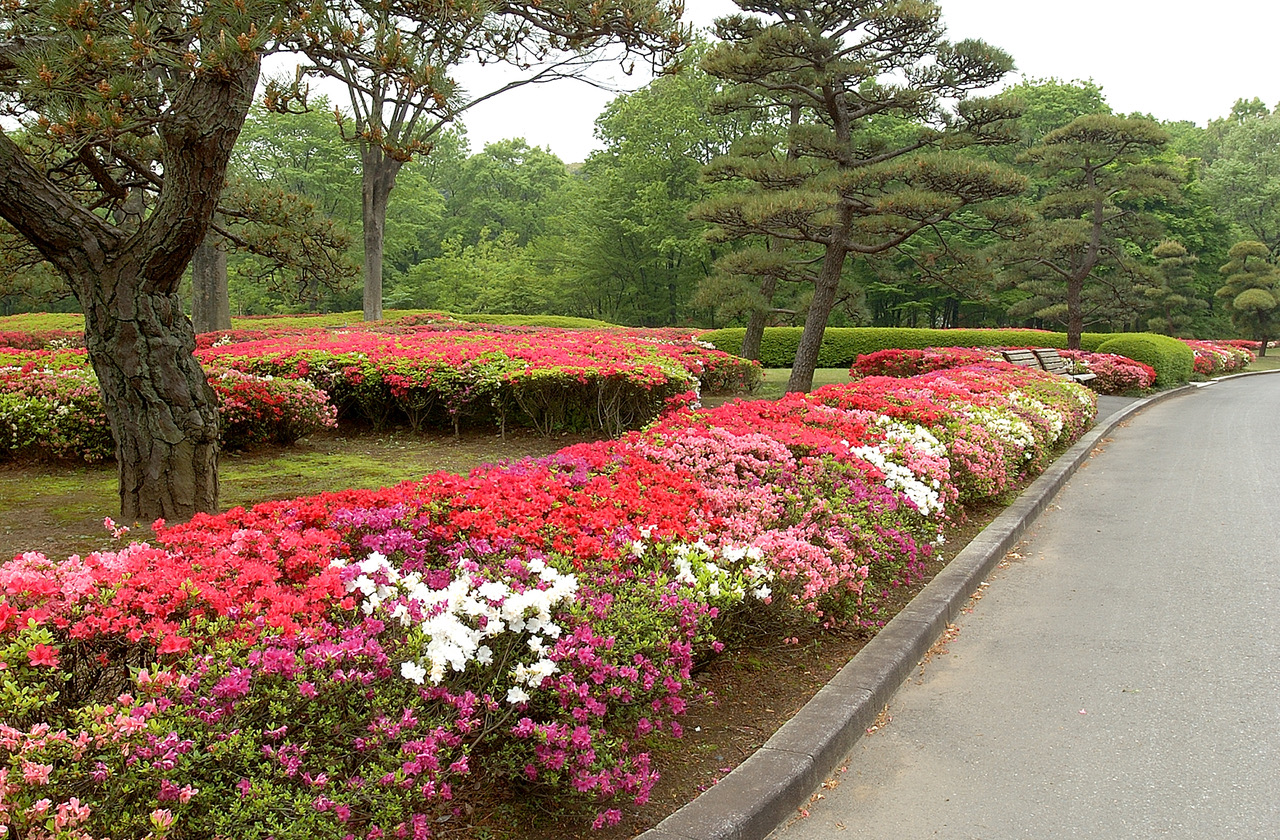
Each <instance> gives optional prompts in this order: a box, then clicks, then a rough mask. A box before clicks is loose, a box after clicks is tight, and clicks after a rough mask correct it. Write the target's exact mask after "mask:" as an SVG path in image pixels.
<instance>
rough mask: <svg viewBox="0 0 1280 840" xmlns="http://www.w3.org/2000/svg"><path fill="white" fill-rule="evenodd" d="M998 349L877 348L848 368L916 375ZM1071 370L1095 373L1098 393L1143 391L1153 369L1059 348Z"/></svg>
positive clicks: (1094, 386)
mask: <svg viewBox="0 0 1280 840" xmlns="http://www.w3.org/2000/svg"><path fill="white" fill-rule="evenodd" d="M998 352H999V351H998V349H986V348H969V347H930V348H926V349H924V350H880V351H878V352H876V353H868V354H867V355H865V356H859V357H858V358H857V360H855V361H854V364H853V368H852V369H851V370H850V371H849V372H850V374H852V375H854V376H897V377H904V376H916V375H918V374H922V373H927V372H929V371H934V370H947V369H950V368H957V367H963V366H965V365H972V364H976V363H980V362H982V361H984V360H985V361H991V360H993V359H995V358H998V356H996V355H995V354H997V353H998ZM1058 352H1059V354H1061V356H1062V357H1063V358H1064V359H1066V360H1067V361H1068V363H1070V369H1071V371H1072V372H1073V373H1084V372H1086V371H1088V372H1092V373H1093V374H1095V378H1094V379H1093V380H1091V381H1090V382H1089V387H1090V388H1092V389H1093V390H1094V391H1096V392H1098V393H1099V394H1120V393H1126V392H1129V391H1135V390H1143V389H1146V388H1150V387H1152V386H1153V385H1154V384H1155V380H1156V372H1155V370H1154V369H1153V368H1152V367H1151V366H1150V365H1146V364H1143V363H1142V362H1138V361H1134V360H1133V359H1130V358H1127V357H1125V356H1117V355H1115V354H1114V353H1086V352H1084V351H1081V350H1059V351H1058Z"/></svg>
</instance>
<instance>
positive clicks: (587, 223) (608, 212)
mask: <svg viewBox="0 0 1280 840" xmlns="http://www.w3.org/2000/svg"><path fill="white" fill-rule="evenodd" d="M705 51H706V45H705V43H699V44H696V45H695V46H694V47H692V48H691V49H690V50H689V51H688V53H687V54H686V55H685V57H684V64H683V66H682V67H681V68H680V70H679V72H677V73H673V74H669V75H664V76H659V77H658V78H656V79H654V80H653V81H652V82H650V83H649V84H648V85H646V86H645V87H644V88H641V89H640V90H638V91H635V92H633V93H629V94H624V95H622V96H618V97H616V98H615V99H614V100H613V101H612V102H610V103H609V105H608V107H606V109H605V111H604V113H602V114H601V115H600V116H599V117H598V118H597V119H596V136H597V137H598V138H599V139H600V140H601V141H602V143H603V146H604V147H603V148H602V149H601V150H599V151H597V152H593V153H592V154H591V156H590V157H589V158H588V159H587V161H586V163H585V164H584V165H583V167H582V170H581V173H580V174H581V179H580V183H579V187H580V189H579V191H578V195H579V197H580V198H581V201H580V203H579V204H577V205H576V212H575V213H574V215H573V217H572V219H571V220H570V223H571V224H572V225H573V227H572V233H571V234H570V238H571V240H572V241H571V243H570V244H569V248H570V251H571V253H572V270H573V271H575V272H576V273H577V274H578V277H579V279H580V282H582V283H583V284H584V285H587V286H592V287H597V288H602V289H603V288H613V292H612V293H611V294H610V295H609V296H608V298H607V299H608V300H614V301H617V307H616V309H615V310H614V311H607V312H599V313H595V314H597V315H598V317H603V318H606V319H607V320H611V321H615V322H618V323H634V324H650V325H657V324H676V323H680V322H682V321H687V320H689V319H690V318H691V317H692V315H693V310H692V306H693V304H692V303H691V298H692V295H693V292H694V289H695V288H696V286H697V284H698V283H699V282H700V281H702V280H703V279H704V278H705V277H706V276H707V274H708V272H709V271H710V268H711V262H712V259H713V255H714V251H713V249H712V247H711V245H710V243H708V242H707V239H706V236H705V233H706V230H707V225H706V224H705V223H703V222H700V221H696V220H692V219H690V218H689V216H688V211H689V208H690V207H691V206H692V205H694V204H695V203H696V202H698V201H701V200H704V199H705V198H707V197H708V196H709V195H710V194H711V193H712V192H713V191H714V189H715V187H714V186H713V185H711V184H707V183H705V182H703V180H702V167H703V166H704V165H705V164H707V163H708V162H709V161H711V160H712V159H713V158H714V157H716V156H717V155H720V154H723V153H725V152H726V151H728V149H729V146H730V144H731V143H732V142H733V141H734V140H735V139H737V138H738V137H740V136H741V135H742V134H743V132H744V125H745V123H744V119H743V118H742V117H741V116H739V115H736V114H717V113H714V112H713V111H712V110H711V102H712V100H713V98H714V97H715V95H716V94H717V92H718V90H719V87H720V85H719V83H718V82H717V81H716V80H715V79H713V78H712V77H710V76H708V75H707V74H706V73H704V72H702V70H701V69H700V68H699V67H698V66H697V63H696V62H697V59H698V58H699V56H700V55H702V54H704V53H705ZM604 299H605V298H602V299H601V300H602V301H603V300H604Z"/></svg>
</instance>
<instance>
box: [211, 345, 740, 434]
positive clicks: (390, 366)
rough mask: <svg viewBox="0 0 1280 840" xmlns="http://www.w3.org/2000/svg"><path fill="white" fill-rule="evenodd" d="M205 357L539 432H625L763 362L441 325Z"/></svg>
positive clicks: (421, 412) (440, 421) (683, 348)
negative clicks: (682, 397) (684, 396)
mask: <svg viewBox="0 0 1280 840" xmlns="http://www.w3.org/2000/svg"><path fill="white" fill-rule="evenodd" d="M198 355H199V356H200V358H201V360H202V362H204V363H205V364H207V365H208V364H213V365H217V366H221V367H230V368H234V369H238V370H243V371H245V372H249V373H256V374H270V375H273V376H283V377H289V378H297V379H306V380H307V381H309V382H311V383H313V384H314V385H316V386H317V387H319V388H321V389H323V390H324V391H325V392H326V393H328V394H329V396H330V398H331V400H332V401H333V402H334V404H335V405H337V406H338V408H339V410H340V411H341V412H343V413H345V414H346V415H349V416H356V417H361V418H363V419H364V420H366V421H368V422H371V423H372V424H373V425H374V426H382V425H385V424H388V423H405V424H407V425H409V426H410V427H411V428H413V429H414V430H418V429H422V428H426V427H444V428H452V429H453V430H454V431H455V432H456V431H457V430H458V429H459V428H460V427H461V426H462V425H464V424H469V425H476V424H496V425H498V426H499V427H501V428H505V427H506V425H507V423H509V422H510V423H516V424H521V425H526V426H532V427H534V428H536V429H538V430H539V431H541V432H544V433H550V432H552V431H558V430H569V429H573V430H598V431H603V432H605V433H606V434H611V435H612V434H620V433H621V432H623V431H626V430H627V429H631V428H636V427H637V426H641V425H643V424H644V423H646V422H648V421H650V420H652V419H654V418H655V417H657V416H658V414H660V413H661V411H662V409H663V407H664V405H665V404H666V402H667V400H669V399H670V398H671V397H673V396H676V395H678V394H681V393H684V392H686V391H689V390H691V389H697V388H699V387H702V388H704V389H705V390H706V391H707V392H708V393H710V392H715V391H726V390H728V391H738V392H741V391H745V390H750V389H751V388H753V387H754V386H755V384H757V383H758V382H759V379H760V368H759V365H757V364H755V363H754V362H749V361H746V360H743V359H738V358H736V357H734V356H730V355H728V354H726V353H721V352H720V351H718V350H714V349H709V348H707V347H702V346H700V345H698V344H696V343H695V342H693V341H691V340H684V341H676V340H672V339H670V338H652V339H651V338H646V337H642V336H637V335H632V334H629V333H627V332H624V331H599V330H547V329H541V330H532V329H527V328H500V329H489V328H485V329H480V328H475V327H468V328H466V329H442V328H440V326H439V325H434V324H427V325H421V326H399V327H397V328H395V329H394V330H382V331H377V330H367V329H360V330H344V331H322V330H317V331H310V332H305V333H302V334H297V335H292V334H290V335H277V336H272V337H267V338H261V339H259V340H257V341H246V342H239V343H230V344H224V345H217V344H216V343H215V344H212V345H210V346H209V347H207V348H205V349H202V350H200V351H198Z"/></svg>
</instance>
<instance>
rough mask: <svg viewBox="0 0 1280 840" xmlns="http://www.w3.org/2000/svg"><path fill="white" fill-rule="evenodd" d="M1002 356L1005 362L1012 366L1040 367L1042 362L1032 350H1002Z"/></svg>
mask: <svg viewBox="0 0 1280 840" xmlns="http://www.w3.org/2000/svg"><path fill="white" fill-rule="evenodd" d="M1000 355H1002V356H1004V360H1005V361H1006V362H1008V363H1009V364H1011V365H1021V366H1022V367H1040V360H1039V359H1037V358H1036V354H1035V353H1033V352H1032V351H1030V350H1001V351H1000Z"/></svg>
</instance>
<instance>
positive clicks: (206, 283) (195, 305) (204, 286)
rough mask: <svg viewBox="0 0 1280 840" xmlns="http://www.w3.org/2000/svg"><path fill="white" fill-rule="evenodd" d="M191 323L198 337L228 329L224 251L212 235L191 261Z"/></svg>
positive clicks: (219, 240) (227, 294)
mask: <svg viewBox="0 0 1280 840" xmlns="http://www.w3.org/2000/svg"><path fill="white" fill-rule="evenodd" d="M191 323H192V325H193V326H194V327H195V331H196V332H197V333H206V332H214V331H215V330H229V329H231V295H230V293H229V292H228V289H227V249H226V244H225V242H224V241H223V239H222V237H221V236H219V235H218V234H216V233H214V232H213V231H210V232H209V233H208V235H206V236H205V238H204V241H202V242H201V243H200V247H199V248H197V249H196V252H195V254H194V255H192V257H191Z"/></svg>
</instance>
